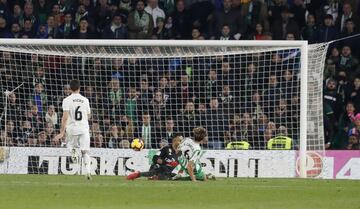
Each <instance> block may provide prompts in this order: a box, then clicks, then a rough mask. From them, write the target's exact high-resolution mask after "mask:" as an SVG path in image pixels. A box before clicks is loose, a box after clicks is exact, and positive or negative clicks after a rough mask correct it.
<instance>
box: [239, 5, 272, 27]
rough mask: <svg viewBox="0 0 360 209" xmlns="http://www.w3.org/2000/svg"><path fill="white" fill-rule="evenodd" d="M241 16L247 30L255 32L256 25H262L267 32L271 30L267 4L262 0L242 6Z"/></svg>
mask: <svg viewBox="0 0 360 209" xmlns="http://www.w3.org/2000/svg"><path fill="white" fill-rule="evenodd" d="M241 14H242V16H243V18H244V19H245V22H246V24H245V25H246V26H247V30H248V31H254V30H255V27H256V24H257V23H261V25H263V26H264V29H265V31H268V30H269V29H270V26H269V20H268V10H267V6H266V4H265V3H264V2H263V1H261V0H251V1H249V2H247V3H245V4H243V5H242V10H241Z"/></svg>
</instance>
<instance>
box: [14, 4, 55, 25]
mask: <svg viewBox="0 0 360 209" xmlns="http://www.w3.org/2000/svg"><path fill="white" fill-rule="evenodd" d="M33 2H34V14H37V16H38V22H39V24H45V23H46V17H47V15H48V14H49V11H50V7H51V5H50V2H49V1H46V0H39V1H33ZM14 9H15V8H14Z"/></svg>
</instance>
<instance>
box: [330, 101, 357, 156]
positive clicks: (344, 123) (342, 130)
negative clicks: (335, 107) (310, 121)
mask: <svg viewBox="0 0 360 209" xmlns="http://www.w3.org/2000/svg"><path fill="white" fill-rule="evenodd" d="M356 113H357V111H356V109H355V104H354V103H353V102H348V103H347V104H346V111H345V112H344V113H343V114H342V115H341V117H340V119H339V123H338V131H337V133H335V137H334V141H333V142H332V148H333V149H342V148H344V147H346V145H347V138H348V133H349V131H350V129H351V127H352V126H353V122H352V121H351V120H350V118H349V115H356Z"/></svg>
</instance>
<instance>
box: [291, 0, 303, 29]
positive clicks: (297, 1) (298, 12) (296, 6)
mask: <svg viewBox="0 0 360 209" xmlns="http://www.w3.org/2000/svg"><path fill="white" fill-rule="evenodd" d="M290 12H291V13H292V16H293V19H294V20H295V22H296V24H297V25H298V27H299V28H303V27H304V26H305V14H306V13H307V10H306V5H305V1H304V0H294V2H293V4H292V6H291V7H290Z"/></svg>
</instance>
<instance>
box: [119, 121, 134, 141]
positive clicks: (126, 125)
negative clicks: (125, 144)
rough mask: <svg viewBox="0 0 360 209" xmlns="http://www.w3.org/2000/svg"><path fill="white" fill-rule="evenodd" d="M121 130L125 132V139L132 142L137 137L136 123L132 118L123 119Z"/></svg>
mask: <svg viewBox="0 0 360 209" xmlns="http://www.w3.org/2000/svg"><path fill="white" fill-rule="evenodd" d="M121 129H122V130H124V139H125V140H127V141H131V140H133V139H134V137H135V130H134V129H135V128H134V123H133V121H132V120H131V118H129V117H127V116H122V117H121Z"/></svg>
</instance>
